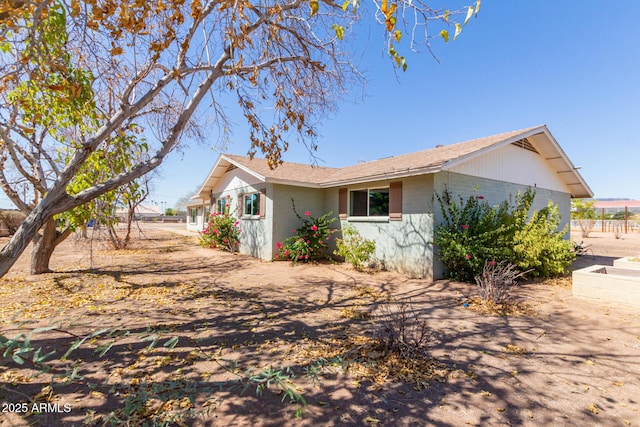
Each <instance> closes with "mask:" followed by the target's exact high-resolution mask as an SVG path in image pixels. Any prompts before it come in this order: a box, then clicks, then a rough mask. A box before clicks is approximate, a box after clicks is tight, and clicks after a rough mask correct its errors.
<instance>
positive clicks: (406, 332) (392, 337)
mask: <svg viewBox="0 0 640 427" xmlns="http://www.w3.org/2000/svg"><path fill="white" fill-rule="evenodd" d="M375 337H376V341H377V343H378V348H379V349H380V350H381V351H382V352H383V353H391V354H395V355H397V356H398V357H399V358H401V359H405V360H415V359H426V358H429V350H430V347H431V344H432V341H433V331H432V329H431V328H429V326H428V324H427V322H426V321H425V320H422V319H421V318H420V315H419V313H418V312H417V311H416V310H415V309H414V308H413V305H412V304H411V301H401V302H398V303H396V309H395V310H392V309H391V308H390V307H389V306H387V312H386V313H385V314H383V315H382V316H381V324H380V326H379V327H378V328H377V330H376V331H375Z"/></svg>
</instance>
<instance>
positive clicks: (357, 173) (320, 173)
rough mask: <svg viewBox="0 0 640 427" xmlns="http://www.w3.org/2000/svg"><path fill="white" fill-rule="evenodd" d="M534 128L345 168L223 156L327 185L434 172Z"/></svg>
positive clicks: (269, 173) (263, 171) (275, 175)
mask: <svg viewBox="0 0 640 427" xmlns="http://www.w3.org/2000/svg"><path fill="white" fill-rule="evenodd" d="M537 127H539V126H537ZM537 127H531V128H526V129H521V130H517V131H512V132H505V133H501V134H498V135H493V136H488V137H484V138H478V139H473V140H470V141H465V142H460V143H457V144H452V145H445V146H438V147H435V148H430V149H428V150H423V151H418V152H415V153H410V154H404V155H400V156H393V157H387V158H384V159H380V160H374V161H371V162H366V163H359V164H357V165H353V166H347V167H344V168H330V167H323V166H312V165H305V164H301V163H291V162H284V163H282V164H281V165H280V166H278V167H277V168H276V169H273V170H272V169H270V168H269V165H268V163H267V161H266V160H265V159H259V158H253V159H250V158H249V157H247V156H238V155H231V154H225V155H224V156H225V157H228V158H229V159H231V160H233V161H234V162H237V163H238V164H241V165H242V166H244V167H245V168H247V169H249V170H251V171H253V172H256V173H257V174H259V175H261V176H263V177H265V178H267V179H268V180H282V181H293V182H300V183H308V184H317V185H318V186H321V187H328V186H332V185H341V184H344V183H349V182H354V181H368V180H374V179H385V178H386V177H389V176H398V175H413V174H417V173H430V172H435V171H437V169H438V168H439V167H440V166H442V165H443V164H444V163H446V162H448V161H451V160H455V159H459V158H461V157H463V156H466V155H468V154H471V153H474V152H477V151H479V150H481V149H484V148H487V147H490V146H492V145H494V144H497V143H500V142H503V141H506V140H508V139H510V138H513V137H515V136H517V135H520V134H522V133H525V132H529V131H531V130H533V129H536V128H537Z"/></svg>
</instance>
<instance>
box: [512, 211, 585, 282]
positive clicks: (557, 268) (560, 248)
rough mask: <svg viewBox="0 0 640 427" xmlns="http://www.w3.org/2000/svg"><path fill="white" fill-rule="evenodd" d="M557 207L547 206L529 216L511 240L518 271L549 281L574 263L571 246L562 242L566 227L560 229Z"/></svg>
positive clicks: (566, 240)
mask: <svg viewBox="0 0 640 427" xmlns="http://www.w3.org/2000/svg"><path fill="white" fill-rule="evenodd" d="M560 221H561V217H560V213H559V212H558V207H557V206H554V205H553V203H551V202H549V204H548V205H547V207H546V208H544V209H541V210H539V211H536V212H533V213H532V214H531V218H530V219H529V221H527V222H526V223H525V224H524V225H523V226H522V227H521V228H519V229H517V230H516V231H515V234H514V236H513V255H514V257H513V258H514V261H515V263H516V265H517V266H518V267H519V268H520V270H522V271H526V270H532V274H533V275H535V276H541V277H550V276H557V275H560V274H563V273H564V272H565V271H566V270H567V268H568V267H569V266H570V265H571V262H573V260H574V259H575V257H576V255H575V251H574V250H573V243H571V241H570V240H568V239H564V235H565V234H567V231H568V227H569V226H568V225H565V227H564V228H563V229H562V230H561V231H558V227H559V226H560Z"/></svg>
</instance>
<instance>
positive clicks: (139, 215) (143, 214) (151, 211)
mask: <svg viewBox="0 0 640 427" xmlns="http://www.w3.org/2000/svg"><path fill="white" fill-rule="evenodd" d="M127 215H129V211H128V210H127V209H124V208H121V209H117V210H116V216H117V217H118V219H119V220H120V221H123V222H124V221H126V220H127ZM161 216H162V211H161V210H160V207H159V206H154V205H138V206H136V207H135V209H134V219H135V220H136V221H139V220H142V221H144V220H145V219H146V220H150V219H154V218H160V217H161Z"/></svg>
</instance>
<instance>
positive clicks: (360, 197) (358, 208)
mask: <svg viewBox="0 0 640 427" xmlns="http://www.w3.org/2000/svg"><path fill="white" fill-rule="evenodd" d="M349 202H350V203H349V205H350V207H351V209H350V212H349V215H351V216H389V188H375V189H369V190H354V191H351V192H350V193H349Z"/></svg>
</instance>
